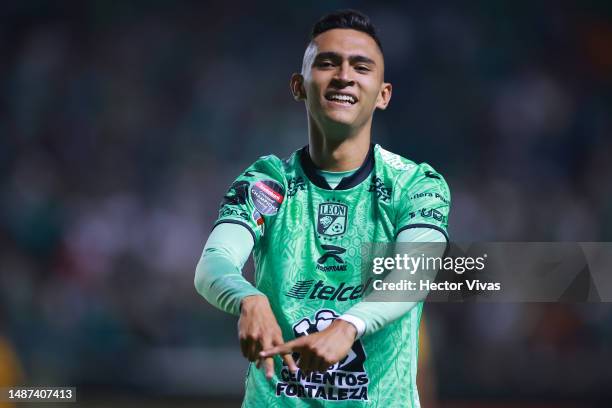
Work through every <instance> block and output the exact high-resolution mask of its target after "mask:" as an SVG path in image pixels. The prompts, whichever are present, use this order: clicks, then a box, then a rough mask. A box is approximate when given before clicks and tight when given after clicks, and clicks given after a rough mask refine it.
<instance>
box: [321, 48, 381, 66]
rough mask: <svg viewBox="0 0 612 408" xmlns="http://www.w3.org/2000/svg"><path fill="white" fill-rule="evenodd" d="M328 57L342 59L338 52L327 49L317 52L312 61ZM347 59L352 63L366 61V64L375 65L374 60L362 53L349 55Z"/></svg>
mask: <svg viewBox="0 0 612 408" xmlns="http://www.w3.org/2000/svg"><path fill="white" fill-rule="evenodd" d="M326 58H328V59H330V60H332V61H340V60H342V56H341V55H340V54H338V53H337V52H333V51H328V52H322V53H319V54H317V55H316V56H315V59H314V61H317V60H322V59H326ZM348 59H349V61H350V62H351V63H352V64H356V63H359V62H362V63H366V64H372V65H376V62H374V60H373V59H372V58H368V57H366V56H364V55H349V57H348Z"/></svg>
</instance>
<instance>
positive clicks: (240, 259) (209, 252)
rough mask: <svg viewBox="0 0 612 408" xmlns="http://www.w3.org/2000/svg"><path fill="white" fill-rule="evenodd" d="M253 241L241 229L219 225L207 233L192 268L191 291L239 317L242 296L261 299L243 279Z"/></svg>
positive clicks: (236, 226)
mask: <svg viewBox="0 0 612 408" xmlns="http://www.w3.org/2000/svg"><path fill="white" fill-rule="evenodd" d="M252 248H253V240H252V238H251V237H250V234H249V232H247V230H245V229H244V227H242V226H239V225H235V224H227V223H224V224H221V225H219V226H217V227H216V228H215V229H214V230H213V232H212V233H211V235H210V237H209V238H208V241H207V242H206V245H205V247H204V251H203V252H202V257H201V258H200V261H199V262H198V266H197V267H196V275H195V281H194V283H195V287H196V289H197V291H198V293H200V295H202V296H203V297H204V298H205V299H206V300H207V301H208V302H209V303H211V304H212V305H213V306H215V307H218V308H219V309H221V310H223V311H225V312H228V313H231V314H233V315H236V316H237V315H239V314H240V302H241V301H242V299H243V298H244V297H246V296H251V295H263V294H262V293H261V292H260V291H259V290H257V289H256V288H255V287H254V286H253V285H251V283H250V282H249V281H247V280H246V279H245V278H244V276H242V267H243V266H244V263H245V262H246V260H247V258H248V256H249V254H250V252H251V249H252Z"/></svg>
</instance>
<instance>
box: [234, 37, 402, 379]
mask: <svg viewBox="0 0 612 408" xmlns="http://www.w3.org/2000/svg"><path fill="white" fill-rule="evenodd" d="M290 87H291V92H292V94H293V96H294V98H295V100H297V101H303V102H304V104H305V105H306V112H307V114H308V139H309V153H310V157H311V159H312V161H313V163H314V164H315V165H316V166H317V167H319V168H320V169H323V170H328V171H348V170H353V169H356V168H358V167H359V166H360V165H361V164H362V163H363V162H364V160H365V158H366V155H367V153H368V150H369V148H370V139H371V129H372V119H373V115H374V111H375V110H376V109H386V107H387V106H388V105H389V101H390V100H391V89H392V88H391V84H389V83H386V82H384V59H383V55H382V52H381V51H380V49H379V47H378V45H377V44H376V42H375V41H374V39H373V38H372V37H370V36H369V35H368V34H366V33H363V32H361V31H356V30H352V29H332V30H329V31H326V32H324V33H321V34H319V35H318V36H317V37H315V38H314V39H313V41H312V42H311V43H310V44H309V46H308V47H307V49H306V52H305V54H304V60H303V64H302V72H301V73H294V74H293V75H292V76H291V81H290ZM334 92H336V93H338V92H339V93H342V94H351V95H353V96H354V97H356V98H357V102H356V103H355V104H351V105H346V104H340V103H338V102H334V101H330V100H328V98H326V95H329V94H330V93H334ZM238 330H239V338H240V345H241V349H242V353H243V354H244V355H245V357H247V358H248V359H249V360H250V361H258V366H261V367H263V368H264V370H265V372H266V377H267V378H272V376H273V374H274V362H273V359H272V358H273V356H274V355H280V356H281V357H282V358H283V360H284V361H285V363H286V364H287V365H288V367H289V369H290V370H291V371H293V372H295V371H296V370H297V367H299V368H300V369H301V370H302V371H304V372H306V373H309V372H312V371H321V372H322V371H326V370H327V369H328V368H329V367H330V366H331V365H333V364H335V363H337V362H338V361H340V360H342V359H343V358H344V357H345V356H346V355H347V354H348V352H349V350H350V349H351V347H352V345H353V343H354V341H355V336H356V334H357V330H356V329H355V327H354V326H353V325H352V324H350V323H348V322H346V321H344V320H340V319H337V320H335V321H334V322H333V323H332V324H330V325H329V327H327V328H326V329H325V330H323V331H321V332H318V333H314V334H311V335H308V336H302V337H299V338H297V339H295V340H292V341H289V342H287V343H285V342H284V340H283V338H282V335H281V330H280V327H279V326H278V323H277V321H276V318H275V317H274V313H273V312H272V309H271V308H270V304H269V303H268V300H267V298H266V297H265V296H248V297H246V298H244V299H243V301H242V308H241V315H240V320H239V322H238ZM292 352H298V353H299V354H300V358H299V360H298V362H297V364H296V363H295V362H294V361H293V359H292V358H291V353H292Z"/></svg>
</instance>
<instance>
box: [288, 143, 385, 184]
mask: <svg viewBox="0 0 612 408" xmlns="http://www.w3.org/2000/svg"><path fill="white" fill-rule="evenodd" d="M299 154H300V164H301V165H302V169H303V170H304V174H306V177H308V179H309V180H310V182H311V183H312V184H314V185H315V186H317V187H319V188H322V189H325V190H348V189H349V188H353V187H355V186H356V185H357V184H359V183H361V182H362V181H363V180H365V179H366V178H368V176H369V175H370V173H371V172H372V169H373V168H374V144H372V143H370V149H369V150H368V154H367V156H366V158H365V160H364V161H363V163H362V164H361V167H359V168H358V169H357V170H355V172H354V173H353V174H352V175H350V176H349V177H344V178H343V179H342V180H341V181H340V184H338V185H337V186H336V188H331V187H330V185H329V184H328V183H327V180H325V178H324V177H323V176H321V175H320V174H318V173H317V167H316V166H315V164H314V163H313V162H312V159H311V158H310V154H309V153H308V145H306V146H304V147H303V148H301V149H300V151H299Z"/></svg>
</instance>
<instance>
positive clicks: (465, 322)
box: [0, 0, 612, 398]
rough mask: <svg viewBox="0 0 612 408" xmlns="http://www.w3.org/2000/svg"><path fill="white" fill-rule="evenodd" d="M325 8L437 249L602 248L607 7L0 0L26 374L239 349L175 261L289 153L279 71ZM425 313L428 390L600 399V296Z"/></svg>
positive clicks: (122, 382) (5, 224) (607, 338)
mask: <svg viewBox="0 0 612 408" xmlns="http://www.w3.org/2000/svg"><path fill="white" fill-rule="evenodd" d="M348 6H350V7H354V8H358V9H361V10H363V11H364V12H366V13H368V14H369V15H370V17H371V18H372V20H373V21H374V23H375V24H376V25H377V26H378V27H379V31H380V34H381V38H382V42H383V46H384V50H385V62H386V67H385V69H386V71H385V75H386V80H387V81H389V82H391V83H392V84H393V86H394V88H393V99H392V102H391V105H390V108H389V109H388V110H387V111H385V112H379V113H377V114H376V115H375V122H374V129H373V138H374V141H375V142H377V143H380V144H381V145H383V146H384V147H385V148H387V149H389V150H391V151H394V152H397V153H399V154H401V155H403V156H405V157H408V158H410V159H412V160H415V161H417V162H421V161H426V162H428V163H430V164H431V165H432V166H433V167H434V168H436V169H437V170H438V171H439V172H441V173H442V174H443V175H444V176H445V178H446V179H447V181H448V183H449V185H450V188H451V193H452V201H453V204H452V212H451V216H450V235H451V237H452V238H453V239H454V240H457V241H487V240H488V241H610V240H612V188H611V184H610V180H612V5H611V3H610V2H606V1H599V2H596V1H593V2H588V4H587V3H583V2H569V1H561V2H552V1H542V2H536V3H529V4H528V3H522V2H488V1H475V2H469V3H467V2H466V3H463V4H461V5H460V4H458V3H456V2H451V1H444V2H435V3H431V4H430V3H419V4H404V3H402V2H391V3H384V2H383V3H377V4H376V5H374V4H367V3H365V2H351V3H350V4H349V2H344V1H335V2H331V3H330V2H321V3H320V4H311V3H308V2H306V3H300V4H299V5H298V4H297V3H292V2H277V3H276V4H275V3H270V4H267V5H266V6H265V7H264V6H262V5H260V4H258V2H239V3H236V4H234V3H232V6H231V7H229V6H228V5H226V4H221V3H220V4H205V3H203V2H186V3H180V5H179V4H178V3H176V4H175V3H173V2H162V1H150V2H138V1H127V2H106V1H99V0H98V1H88V2H76V1H72V2H70V1H69V2H59V3H56V2H44V1H21V2H16V1H15V2H9V3H3V4H2V5H1V6H0V19H1V20H0V21H1V22H2V23H1V24H0V209H1V212H0V336H2V337H3V338H4V339H5V340H6V341H8V342H10V344H12V347H14V349H15V355H16V357H17V358H18V359H19V361H20V363H19V364H20V365H21V367H22V368H23V373H24V375H25V376H26V377H25V378H26V382H29V383H44V382H47V383H56V384H77V385H80V384H83V385H87V386H100V387H115V388H128V389H130V387H139V388H137V389H142V388H143V387H147V386H150V385H151V384H153V383H154V382H150V381H149V380H150V378H148V376H147V375H151V373H147V372H146V370H143V365H142V363H143V361H145V360H147V359H148V358H149V357H148V356H150V350H186V352H187V351H189V350H212V351H214V350H217V349H222V348H228V347H229V348H231V347H233V348H235V352H236V354H238V353H239V349H238V345H237V341H236V340H235V321H234V319H233V318H231V317H228V316H225V315H223V314H222V313H221V312H218V311H216V310H214V309H213V308H212V307H210V306H209V305H207V304H206V303H205V302H204V300H203V299H201V298H199V296H198V295H197V294H196V292H195V290H194V288H193V274H194V268H195V265H196V263H197V261H198V258H199V256H200V253H201V250H202V246H203V244H204V242H205V240H206V237H207V235H208V233H209V231H210V228H211V227H212V223H213V222H214V220H215V218H216V216H217V206H218V203H219V201H220V198H221V196H222V195H223V194H224V192H225V191H226V189H227V187H228V186H229V184H231V182H232V180H233V178H234V177H235V176H236V175H238V174H239V172H240V171H241V170H242V169H244V168H245V167H246V166H248V165H249V164H250V163H251V162H252V161H254V160H255V159H256V158H257V157H258V156H260V155H263V154H270V153H273V154H277V155H279V156H281V157H283V156H287V155H288V154H290V152H292V151H293V150H296V149H297V148H299V147H301V146H303V145H304V144H306V141H307V129H306V114H305V110H304V107H303V104H300V103H296V102H294V101H293V99H292V98H291V96H290V93H289V87H288V82H289V77H290V75H291V73H292V72H295V71H298V70H299V69H300V66H301V58H302V54H303V51H304V48H305V45H306V43H307V41H308V33H309V29H310V27H311V25H312V24H313V23H314V21H316V19H317V18H318V17H320V16H321V15H322V14H324V13H325V12H328V11H331V10H333V9H336V8H342V7H348ZM251 269H252V268H251V267H249V271H251ZM425 315H426V318H427V321H428V324H429V327H430V336H429V337H430V338H431V342H432V353H433V358H434V360H435V362H436V368H437V369H436V372H437V376H438V379H437V381H438V382H439V387H438V390H439V391H440V393H441V397H442V398H444V397H448V398H469V397H470V396H472V397H474V396H481V397H482V396H486V397H490V398H493V397H495V396H501V397H503V398H510V397H516V398H518V397H521V396H526V397H529V396H531V397H537V396H555V397H567V396H569V397H574V398H583V397H588V396H591V397H592V396H594V395H601V392H604V394H605V393H606V392H607V396H608V397H610V398H612V394H610V390H609V387H607V388H606V389H604V388H603V386H604V385H605V384H609V383H610V381H611V380H612V369H611V368H610V367H609V364H608V365H606V364H604V363H603V362H604V361H606V359H607V361H608V362H609V361H612V346H611V345H610V344H611V341H612V308H611V307H610V306H609V304H583V305H570V304H567V305H559V304H556V305H555V304H498V305H487V306H486V307H484V306H483V305H478V304H471V305H457V304H435V305H426V307H425ZM165 367H167V366H165ZM492 367H494V368H492ZM242 368H244V367H241V369H242ZM20 370H21V369H20ZM492 370H494V373H495V374H494V375H492V374H491V373H492ZM236 376H237V377H238V378H239V382H240V377H241V376H242V372H237V373H236ZM602 390H603V391H602ZM209 391H210V392H212V391H211V390H209V389H208V388H207V384H206V383H205V382H203V383H200V384H199V387H194V388H193V389H189V390H186V391H185V392H189V393H192V394H197V393H202V394H206V393H207V392H209ZM156 392H163V389H162V390H159V389H157V390H156Z"/></svg>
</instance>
